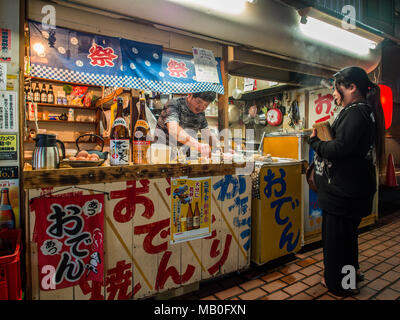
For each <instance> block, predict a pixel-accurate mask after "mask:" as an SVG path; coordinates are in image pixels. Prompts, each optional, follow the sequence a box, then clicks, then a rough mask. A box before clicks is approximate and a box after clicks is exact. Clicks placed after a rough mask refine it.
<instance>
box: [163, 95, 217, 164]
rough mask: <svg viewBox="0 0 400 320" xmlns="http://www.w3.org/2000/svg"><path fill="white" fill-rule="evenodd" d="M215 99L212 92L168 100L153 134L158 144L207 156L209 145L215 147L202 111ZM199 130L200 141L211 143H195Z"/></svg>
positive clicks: (213, 138)
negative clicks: (188, 148)
mask: <svg viewBox="0 0 400 320" xmlns="http://www.w3.org/2000/svg"><path fill="white" fill-rule="evenodd" d="M215 98H216V93H215V92H211V91H206V92H197V93H189V94H188V95H187V96H186V97H184V98H179V99H171V100H168V101H167V103H166V104H165V106H164V109H163V110H162V112H161V114H160V117H159V118H158V122H157V126H156V131H155V137H156V140H157V142H158V143H165V144H167V145H168V144H171V145H178V146H181V145H186V146H187V147H192V148H194V149H195V150H197V151H198V152H200V153H201V155H202V156H208V155H209V154H210V151H211V148H210V146H216V143H217V138H216V137H215V135H214V134H212V132H211V131H210V129H209V128H208V122H207V119H206V115H205V113H204V111H205V110H206V109H207V107H208V105H209V104H210V103H211V102H213V101H214V100H215ZM160 130H161V132H160ZM199 130H200V132H201V134H202V138H203V141H210V144H208V143H201V142H199V141H198V140H197V132H198V131H199ZM164 135H165V138H164ZM177 142H178V143H177Z"/></svg>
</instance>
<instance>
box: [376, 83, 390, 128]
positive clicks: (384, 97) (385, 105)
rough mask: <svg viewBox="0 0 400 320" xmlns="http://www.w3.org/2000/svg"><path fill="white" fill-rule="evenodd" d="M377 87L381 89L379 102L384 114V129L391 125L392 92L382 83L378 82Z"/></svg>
mask: <svg viewBox="0 0 400 320" xmlns="http://www.w3.org/2000/svg"><path fill="white" fill-rule="evenodd" d="M379 88H380V89H381V104H382V109H383V114H384V116H385V129H386V130H387V129H389V128H390V126H391V125H392V115H393V93H392V89H390V87H388V86H386V85H384V84H380V85H379Z"/></svg>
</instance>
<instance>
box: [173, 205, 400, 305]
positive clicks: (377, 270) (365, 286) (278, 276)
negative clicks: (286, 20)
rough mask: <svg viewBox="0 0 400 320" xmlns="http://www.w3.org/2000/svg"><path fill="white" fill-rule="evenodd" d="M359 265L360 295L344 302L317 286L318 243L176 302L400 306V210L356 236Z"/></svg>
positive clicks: (209, 283) (320, 267) (319, 266)
mask: <svg viewBox="0 0 400 320" xmlns="http://www.w3.org/2000/svg"><path fill="white" fill-rule="evenodd" d="M359 261H360V268H361V271H362V272H363V273H364V275H365V280H364V281H363V282H360V283H359V284H358V287H359V288H360V293H359V294H358V295H355V296H352V297H347V298H342V297H338V296H335V295H333V294H331V293H330V292H328V290H327V289H326V288H325V287H323V286H322V285H321V282H320V281H321V277H322V274H323V253H322V247H321V242H320V241H319V242H316V243H313V244H309V245H307V246H305V247H303V248H302V249H301V251H300V252H298V253H297V254H294V255H289V256H286V257H282V258H280V259H277V260H275V261H273V262H271V263H267V264H265V265H263V266H255V265H253V264H251V266H250V268H249V269H247V270H245V271H243V272H241V273H233V274H229V275H227V276H224V277H221V278H217V279H214V280H209V281H206V282H202V283H200V288H199V290H198V291H194V292H191V293H188V294H186V295H183V296H179V297H175V298H174V300H341V299H344V300H400V210H398V211H395V212H393V213H390V214H387V215H385V216H383V217H380V218H379V220H378V222H377V223H376V224H374V225H373V226H368V227H365V228H363V229H360V230H359Z"/></svg>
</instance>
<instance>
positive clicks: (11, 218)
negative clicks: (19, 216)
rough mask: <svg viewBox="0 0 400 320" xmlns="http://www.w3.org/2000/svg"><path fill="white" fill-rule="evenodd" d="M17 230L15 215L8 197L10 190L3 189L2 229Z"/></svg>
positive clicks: (0, 224) (0, 208) (1, 201)
mask: <svg viewBox="0 0 400 320" xmlns="http://www.w3.org/2000/svg"><path fill="white" fill-rule="evenodd" d="M3 228H8V229H14V228H15V215H14V211H13V209H12V207H11V203H10V198H9V196H8V188H3V189H1V199H0V229H3Z"/></svg>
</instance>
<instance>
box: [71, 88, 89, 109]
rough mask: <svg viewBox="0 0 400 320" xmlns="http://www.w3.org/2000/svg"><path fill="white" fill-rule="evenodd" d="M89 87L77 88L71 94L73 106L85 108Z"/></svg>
mask: <svg viewBox="0 0 400 320" xmlns="http://www.w3.org/2000/svg"><path fill="white" fill-rule="evenodd" d="M87 88H88V87H81V86H76V87H74V88H73V90H72V93H71V104H72V105H74V106H83V102H82V100H83V97H84V96H85V93H86V90H87Z"/></svg>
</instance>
